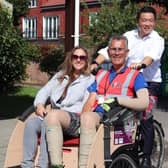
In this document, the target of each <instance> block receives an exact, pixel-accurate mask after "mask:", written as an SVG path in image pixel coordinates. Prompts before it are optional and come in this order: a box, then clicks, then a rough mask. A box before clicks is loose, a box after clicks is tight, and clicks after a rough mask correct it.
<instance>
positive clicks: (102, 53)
mask: <svg viewBox="0 0 168 168" xmlns="http://www.w3.org/2000/svg"><path fill="white" fill-rule="evenodd" d="M107 49H108V47H105V48H102V49H100V50H99V51H98V56H97V57H96V59H95V60H94V62H96V63H93V64H92V65H91V71H93V70H94V69H96V68H97V67H98V65H100V64H102V63H103V62H104V61H105V60H108V59H109V56H108V52H107Z"/></svg>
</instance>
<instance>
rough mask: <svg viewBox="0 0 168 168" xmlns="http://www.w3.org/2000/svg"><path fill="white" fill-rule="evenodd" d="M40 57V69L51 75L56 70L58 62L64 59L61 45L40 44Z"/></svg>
mask: <svg viewBox="0 0 168 168" xmlns="http://www.w3.org/2000/svg"><path fill="white" fill-rule="evenodd" d="M41 54H42V57H41V59H40V69H41V71H42V72H47V73H48V74H49V75H50V76H53V75H54V74H55V72H56V71H57V70H58V67H59V66H60V64H61V63H62V62H63V61H64V58H65V57H64V49H63V46H61V45H60V46H55V45H54V46H53V45H48V46H41Z"/></svg>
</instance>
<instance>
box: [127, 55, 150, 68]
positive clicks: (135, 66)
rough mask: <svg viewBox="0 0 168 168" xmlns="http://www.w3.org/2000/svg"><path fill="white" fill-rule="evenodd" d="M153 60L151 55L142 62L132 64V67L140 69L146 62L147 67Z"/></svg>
mask: <svg viewBox="0 0 168 168" xmlns="http://www.w3.org/2000/svg"><path fill="white" fill-rule="evenodd" d="M152 62H153V58H152V57H150V56H146V57H145V58H144V59H143V60H142V61H141V62H139V63H133V64H131V65H130V68H131V69H138V68H139V67H141V66H142V64H145V65H146V67H148V66H150V65H151V64H152Z"/></svg>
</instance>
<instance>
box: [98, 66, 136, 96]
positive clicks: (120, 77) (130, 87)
mask: <svg viewBox="0 0 168 168" xmlns="http://www.w3.org/2000/svg"><path fill="white" fill-rule="evenodd" d="M138 74H139V71H137V70H132V69H130V68H127V69H126V70H125V72H123V73H119V74H117V76H116V77H115V78H114V79H113V80H112V82H111V83H109V76H110V70H109V71H105V70H100V71H99V72H98V74H97V75H96V82H97V95H98V97H99V96H101V97H102V96H103V97H104V98H105V99H107V98H110V97H134V81H135V78H136V77H137V75H138Z"/></svg>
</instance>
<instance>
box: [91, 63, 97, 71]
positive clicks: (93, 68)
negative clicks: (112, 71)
mask: <svg viewBox="0 0 168 168" xmlns="http://www.w3.org/2000/svg"><path fill="white" fill-rule="evenodd" d="M96 68H98V65H97V64H91V66H90V69H91V72H92V71H93V70H95V69H96Z"/></svg>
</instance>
